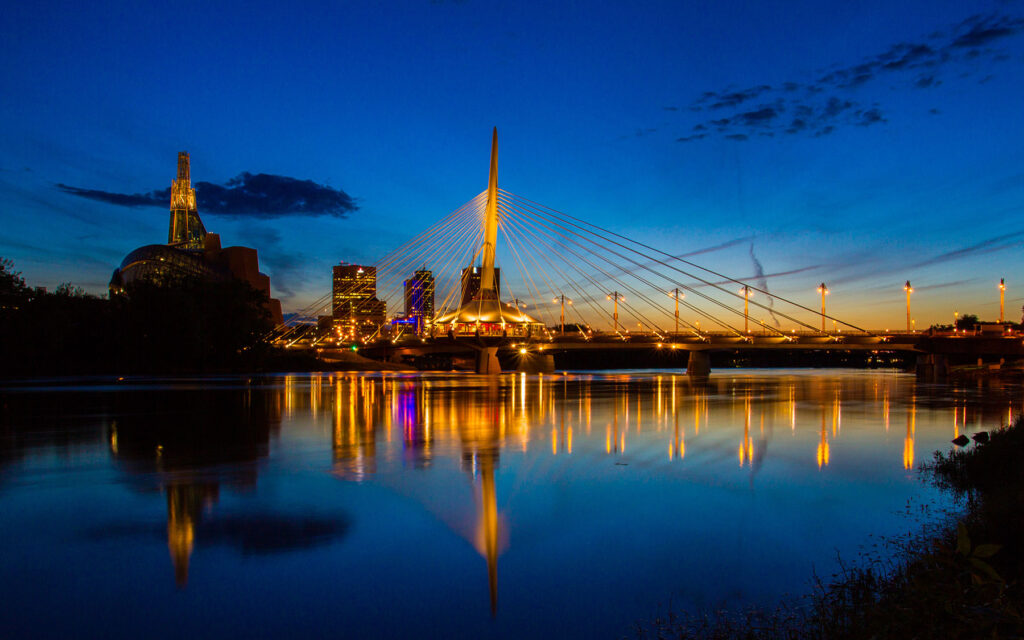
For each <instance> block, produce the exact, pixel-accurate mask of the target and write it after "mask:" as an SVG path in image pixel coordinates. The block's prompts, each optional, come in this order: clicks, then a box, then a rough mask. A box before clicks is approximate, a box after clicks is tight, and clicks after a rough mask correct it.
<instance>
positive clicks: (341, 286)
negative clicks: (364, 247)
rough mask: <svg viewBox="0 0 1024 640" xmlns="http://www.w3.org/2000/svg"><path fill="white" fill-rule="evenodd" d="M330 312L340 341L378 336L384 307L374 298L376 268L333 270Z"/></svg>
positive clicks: (355, 266) (350, 266)
mask: <svg viewBox="0 0 1024 640" xmlns="http://www.w3.org/2000/svg"><path fill="white" fill-rule="evenodd" d="M333 276H334V277H333V288H332V291H333V294H332V305H331V307H332V312H331V315H332V316H333V317H334V331H335V333H336V334H337V335H338V337H339V338H342V339H345V340H357V339H359V338H364V337H369V336H372V335H374V334H375V333H377V332H378V331H379V329H380V327H381V326H382V325H383V324H384V320H385V316H386V315H387V306H386V305H385V303H384V301H383V300H378V299H377V267H371V266H366V265H358V264H339V265H335V266H334V270H333Z"/></svg>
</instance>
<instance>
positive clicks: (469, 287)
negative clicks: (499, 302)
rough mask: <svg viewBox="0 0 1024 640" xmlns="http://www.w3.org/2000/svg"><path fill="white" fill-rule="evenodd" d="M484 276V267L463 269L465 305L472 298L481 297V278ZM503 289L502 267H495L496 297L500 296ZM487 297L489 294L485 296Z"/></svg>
mask: <svg viewBox="0 0 1024 640" xmlns="http://www.w3.org/2000/svg"><path fill="white" fill-rule="evenodd" d="M482 276H483V269H481V268H480V267H466V268H465V269H463V270H462V302H461V303H460V305H465V304H466V303H467V302H469V301H470V300H474V299H477V298H480V297H481V296H480V278H481V277H482ZM499 291H501V268H500V267H495V268H494V297H498V292H499ZM483 297H487V296H483Z"/></svg>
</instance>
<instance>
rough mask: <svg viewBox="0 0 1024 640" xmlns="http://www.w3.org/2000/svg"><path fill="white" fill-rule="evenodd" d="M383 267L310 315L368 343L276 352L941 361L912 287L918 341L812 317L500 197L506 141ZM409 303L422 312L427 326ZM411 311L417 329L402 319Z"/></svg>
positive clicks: (758, 291) (285, 334) (296, 337)
mask: <svg viewBox="0 0 1024 640" xmlns="http://www.w3.org/2000/svg"><path fill="white" fill-rule="evenodd" d="M499 261H500V265H501V266H500V267H499V266H498V264H499ZM374 268H375V269H376V281H375V289H374V290H373V291H372V292H367V291H366V287H367V284H366V282H365V281H360V282H353V283H352V284H351V285H350V286H349V287H348V289H344V288H342V290H340V291H339V290H338V287H337V286H336V287H335V290H334V291H333V292H332V293H331V294H328V295H326V296H324V297H323V298H321V299H320V300H317V301H316V302H314V303H313V305H311V306H310V307H309V308H307V309H306V310H304V311H303V312H302V314H304V315H306V316H307V317H309V318H316V317H317V316H322V315H327V314H329V315H331V316H332V318H333V319H334V323H335V325H344V323H345V322H346V321H347V320H346V314H348V316H351V326H352V327H355V326H356V319H357V317H358V318H360V319H361V322H360V324H359V327H360V331H358V332H356V331H355V330H353V331H352V332H350V333H349V334H348V335H346V336H344V338H343V337H342V332H341V331H340V330H336V331H334V332H321V333H320V334H317V335H311V334H310V333H309V332H308V331H304V330H303V329H302V328H300V327H296V326H292V327H281V328H279V329H278V330H277V331H276V333H275V336H274V339H275V341H276V342H277V343H278V344H281V345H284V346H305V347H312V348H318V349H332V348H348V347H349V344H352V345H353V346H356V348H359V349H361V350H363V351H364V352H367V353H369V354H371V355H377V356H383V357H392V358H394V357H400V356H402V355H415V354H426V353H447V352H453V351H463V352H465V351H471V352H473V353H474V354H475V355H476V370H477V372H478V373H495V372H499V371H500V365H499V363H498V358H497V355H498V352H499V350H505V351H514V352H515V353H517V354H519V355H520V356H521V357H520V361H521V363H522V366H523V367H524V368H526V369H531V370H539V371H546V370H550V369H551V368H553V358H552V354H553V353H554V352H558V351H570V350H618V349H669V350H671V349H677V350H678V349H683V350H686V351H688V352H689V362H688V367H687V370H688V373H690V374H693V375H707V374H708V373H709V371H710V366H709V359H708V353H709V352H710V351H714V350H725V349H728V350H738V349H789V350H802V349H815V350H822V349H826V350H829V349H842V350H885V351H896V350H901V351H935V350H934V349H930V350H929V349H922V348H921V341H922V335H921V334H920V333H918V332H916V331H913V330H912V329H911V326H910V323H911V321H910V313H909V291H910V289H909V282H908V283H907V286H908V305H907V306H908V321H907V324H908V326H907V331H905V332H894V333H889V332H885V333H880V332H872V331H869V330H866V329H864V328H861V327H859V326H856V325H854V324H851V323H850V322H847V321H845V320H843V319H842V318H838V317H836V316H834V315H830V314H828V313H827V309H826V296H827V294H828V289H827V287H826V286H825V284H824V283H822V285H821V286H820V287H819V289H818V290H819V293H820V294H821V306H820V308H812V307H809V306H806V305H805V304H802V303H800V302H798V301H795V300H790V299H787V298H785V297H783V296H780V295H778V294H776V293H771V292H769V291H768V290H767V289H766V288H763V287H759V286H756V284H753V283H751V282H750V281H746V280H741V279H737V278H734V277H731V276H729V275H726V274H724V273H721V272H719V271H716V270H713V269H710V268H707V267H704V266H701V265H700V264H697V263H695V262H693V261H691V260H688V259H686V258H684V257H679V256H676V255H672V254H671V253H669V252H667V251H664V250H662V249H659V248H657V247H654V246H651V245H649V244H646V243H644V242H640V241H637V240H634V239H631V238H628V237H626V236H624V235H622V234H620V233H617V232H615V231H613V230H609V229H606V228H602V227H600V226H598V225H595V224H592V223H590V222H588V221H586V220H585V219H582V218H579V217H576V216H573V215H570V214H567V213H563V212H561V211H558V210H555V209H552V208H550V207H547V206H544V205H542V204H539V203H537V202H534V201H532V200H529V199H527V198H524V197H522V196H518V195H516V194H513V193H511V192H508V191H505V190H504V189H500V188H498V139H497V129H495V131H494V134H493V138H492V146H491V162H490V174H489V179H488V188H487V190H486V191H483V192H481V193H480V194H478V195H477V196H475V197H474V198H472V199H471V200H469V201H468V202H466V203H465V204H464V205H462V206H461V207H459V208H458V209H456V210H455V211H452V212H451V213H449V214H448V215H447V216H445V217H443V218H442V219H441V220H439V221H438V222H437V223H436V224H434V225H433V226H431V227H430V228H428V229H426V230H424V231H423V232H421V233H420V234H418V235H417V236H415V237H414V238H412V239H410V240H409V241H408V242H406V243H404V244H403V245H402V246H400V247H398V248H396V249H395V250H393V251H391V252H390V253H388V254H387V255H386V256H384V257H383V258H382V259H381V260H380V261H378V262H377V264H376V265H374ZM502 271H503V272H504V273H502ZM414 273H416V274H425V273H429V274H430V278H431V279H430V281H429V292H428V291H426V290H425V289H424V287H425V286H426V284H425V283H426V281H425V280H421V281H417V282H418V284H417V282H414V283H413V288H414V291H413V293H412V294H410V286H409V281H410V277H411V276H412V275H413V274H414ZM417 277H422V278H425V277H426V276H417ZM502 280H503V281H502ZM417 286H418V287H420V288H419V289H418V293H417V291H416V290H415V288H416V287H417ZM360 287H362V289H360ZM360 291H362V293H363V294H367V293H369V295H372V296H374V298H373V304H374V305H375V306H374V309H375V310H376V311H375V312H374V313H365V312H363V310H361V309H360V306H359V304H360V303H359V302H358V300H357V301H356V302H352V300H353V299H355V298H358V295H357V294H359V293H360ZM427 293H429V300H430V303H429V304H425V303H423V300H424V299H426V294H427ZM410 295H412V296H413V297H417V296H418V297H417V299H418V300H420V302H421V304H420V306H419V308H417V309H414V311H416V313H415V314H410V313H409V311H410V300H409V298H410ZM381 302H383V304H381ZM403 303H404V309H403V310H404V311H406V312H407V315H405V316H404V317H403V316H401V315H400V314H397V313H395V312H394V310H395V309H396V308H397V309H402V308H403ZM342 304H344V305H346V307H345V309H342V308H341V305H342ZM362 304H364V305H365V304H367V303H365V302H364V303H362ZM413 306H415V305H413ZM385 308H386V309H389V310H391V311H392V313H390V314H387V313H383V312H382V311H381V310H383V309H385ZM413 316H415V317H413ZM367 319H369V322H367ZM1014 344H1015V346H1016V347H1018V348H1019V347H1020V340H1019V339H1015V342H1014ZM941 366H942V367H944V366H945V364H944V362H943V363H942V364H941Z"/></svg>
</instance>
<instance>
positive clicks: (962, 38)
mask: <svg viewBox="0 0 1024 640" xmlns="http://www.w3.org/2000/svg"><path fill="white" fill-rule="evenodd" d="M1022 28H1024V19H1021V18H1015V17H1010V16H998V15H997V16H985V17H981V16H972V17H970V18H968V19H967V20H964V21H963V22H962V23H960V25H959V27H958V31H959V35H957V36H956V38H955V39H954V40H953V42H952V43H951V46H953V47H958V48H970V47H981V46H984V45H987V44H989V43H991V42H992V41H993V40H998V39H1000V38H1005V37H1007V36H1012V35H1014V34H1016V33H1018V32H1020V30H1021V29H1022Z"/></svg>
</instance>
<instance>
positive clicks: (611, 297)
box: [605, 291, 626, 333]
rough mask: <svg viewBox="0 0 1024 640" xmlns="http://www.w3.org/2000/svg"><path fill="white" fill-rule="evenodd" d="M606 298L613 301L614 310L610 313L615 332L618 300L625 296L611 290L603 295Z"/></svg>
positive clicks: (617, 322)
mask: <svg viewBox="0 0 1024 640" xmlns="http://www.w3.org/2000/svg"><path fill="white" fill-rule="evenodd" d="M605 298H607V299H608V300H613V301H614V312H613V313H612V322H613V323H614V327H615V333H618V332H619V300H622V301H625V300H626V296H624V295H620V294H619V292H618V291H613V292H611V293H609V294H608V295H606V296H605Z"/></svg>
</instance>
